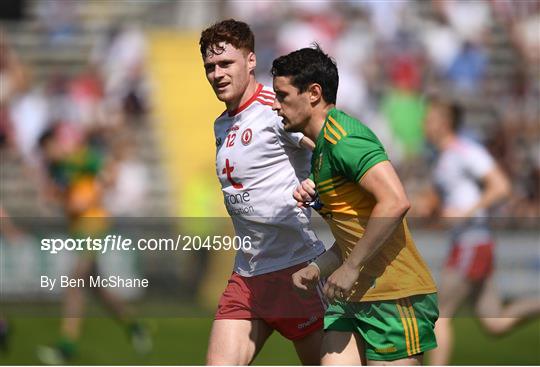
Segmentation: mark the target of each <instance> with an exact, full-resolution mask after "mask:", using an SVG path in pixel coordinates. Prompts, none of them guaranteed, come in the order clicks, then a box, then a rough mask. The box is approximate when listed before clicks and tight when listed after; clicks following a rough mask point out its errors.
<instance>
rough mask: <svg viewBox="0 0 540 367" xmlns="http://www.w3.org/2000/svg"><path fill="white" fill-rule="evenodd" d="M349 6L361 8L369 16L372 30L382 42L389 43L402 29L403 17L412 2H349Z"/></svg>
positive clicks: (374, 0)
mask: <svg viewBox="0 0 540 367" xmlns="http://www.w3.org/2000/svg"><path fill="white" fill-rule="evenodd" d="M350 3H351V5H355V6H359V7H363V8H364V9H366V10H367V12H368V14H369V19H370V21H371V24H372V27H373V30H374V31H375V33H376V34H377V35H378V36H379V37H380V38H381V40H383V41H391V40H393V39H394V38H395V36H396V35H397V33H398V32H399V31H400V30H401V29H402V23H403V15H404V13H405V10H406V8H407V7H408V6H413V4H412V2H410V1H407V0H404V1H378V0H367V1H351V2H350Z"/></svg>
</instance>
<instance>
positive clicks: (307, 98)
mask: <svg viewBox="0 0 540 367" xmlns="http://www.w3.org/2000/svg"><path fill="white" fill-rule="evenodd" d="M272 76H273V78H274V79H273V81H274V91H275V92H276V100H275V101H274V105H273V109H274V110H275V111H277V113H278V115H280V116H281V117H283V124H284V129H285V130H286V131H290V132H302V133H303V134H305V136H306V137H308V138H310V139H312V140H313V141H315V149H314V150H313V157H312V160H311V176H310V179H307V180H305V181H303V182H302V184H301V185H299V186H298V187H297V189H296V190H295V192H294V197H295V199H296V200H297V201H298V205H299V206H305V205H307V204H308V203H311V205H312V206H314V207H316V208H317V210H318V212H319V214H320V215H321V216H322V217H323V218H325V220H326V221H327V223H328V224H329V226H330V229H331V231H332V234H333V235H334V238H335V240H336V245H334V247H338V248H339V250H340V252H341V254H342V258H343V261H340V262H338V263H337V264H336V263H335V262H331V263H330V262H329V260H328V259H329V258H330V257H331V256H333V251H327V252H326V253H324V254H323V255H322V256H320V257H318V258H317V259H316V260H315V261H313V262H312V263H310V264H309V265H307V266H306V267H304V268H302V269H300V270H299V271H298V272H296V273H295V274H293V278H292V280H293V284H294V285H295V287H297V288H298V289H301V290H307V289H309V288H310V287H312V286H313V284H314V283H316V282H317V281H319V279H320V278H321V277H326V276H328V278H327V280H326V284H325V286H324V294H325V295H326V297H327V298H328V299H329V300H330V302H331V303H330V305H329V306H328V309H327V310H326V313H325V316H324V329H325V333H324V338H323V343H322V349H321V356H322V360H321V362H322V364H323V365H361V364H362V365H364V364H371V365H420V364H422V363H423V355H424V352H426V351H428V350H431V349H433V348H435V347H436V346H437V342H436V340H435V334H434V330H433V329H434V326H435V321H436V320H437V317H438V307H437V293H436V291H437V289H436V287H435V283H434V281H433V279H432V277H431V274H430V271H429V269H428V267H427V265H426V263H425V262H424V260H423V259H422V256H421V255H420V253H419V252H418V250H417V249H416V246H415V244H414V241H413V239H412V235H411V233H410V232H409V229H408V226H407V223H406V221H405V214H406V213H407V211H408V209H409V201H408V199H407V196H406V194H405V190H404V188H403V186H402V184H401V181H400V179H399V178H398V176H397V174H396V172H395V171H394V168H393V166H392V164H391V163H390V161H389V159H388V156H387V154H386V152H385V150H384V147H383V146H382V144H381V143H380V141H379V139H378V138H377V137H376V136H375V134H373V132H372V131H371V130H370V129H369V128H368V127H367V126H365V125H364V124H363V123H362V122H360V121H359V120H357V119H355V118H353V117H351V116H349V115H347V114H346V113H344V112H343V111H341V110H339V109H337V108H336V107H335V106H336V95H337V89H338V83H339V76H338V69H337V66H336V64H335V62H334V61H333V60H332V59H331V58H330V57H329V56H328V55H327V54H325V53H324V52H323V51H322V50H321V49H320V47H319V46H318V45H315V47H313V48H303V49H300V50H297V51H294V52H292V53H290V54H288V55H285V56H281V57H279V58H277V59H275V60H274V62H273V64H272Z"/></svg>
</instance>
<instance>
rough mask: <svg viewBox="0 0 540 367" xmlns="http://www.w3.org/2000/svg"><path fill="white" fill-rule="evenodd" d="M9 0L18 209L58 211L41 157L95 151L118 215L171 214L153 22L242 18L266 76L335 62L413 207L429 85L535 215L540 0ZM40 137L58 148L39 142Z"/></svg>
mask: <svg viewBox="0 0 540 367" xmlns="http://www.w3.org/2000/svg"><path fill="white" fill-rule="evenodd" d="M7 3H8V4H11V8H10V9H11V13H12V14H5V16H4V18H7V17H8V16H11V18H18V19H19V20H16V21H13V20H5V21H4V22H3V25H2V32H1V41H0V48H1V52H0V80H1V82H2V89H1V95H0V115H1V122H0V144H1V148H0V149H1V150H2V157H3V158H2V166H3V169H2V176H1V177H2V191H1V192H2V206H3V207H4V208H5V209H6V211H7V212H8V213H14V214H16V215H26V216H27V215H41V214H44V213H49V214H50V213H53V212H54V210H55V209H54V208H55V206H54V205H52V202H53V201H51V200H49V199H50V198H49V196H50V191H51V190H48V189H47V184H46V183H47V182H48V180H46V179H44V178H43V176H47V169H46V168H45V169H44V167H47V162H48V163H49V166H50V163H51V160H54V159H59V160H68V161H69V160H70V159H71V160H73V156H76V155H77V154H79V155H80V151H81V149H83V148H84V149H86V148H89V149H91V150H92V151H93V152H95V153H96V154H97V155H98V156H100V157H101V161H102V164H101V165H100V168H99V170H100V172H99V176H102V177H103V180H102V182H103V189H104V191H105V192H104V195H103V196H104V197H105V198H106V200H104V203H105V206H106V209H107V210H108V211H109V213H110V214H112V215H114V216H145V215H174V213H172V212H171V208H170V206H168V205H167V182H166V178H165V176H164V174H163V172H161V170H160V167H159V149H158V147H157V145H159V142H158V143H156V142H155V138H153V130H154V129H155V127H153V126H152V118H151V117H150V116H151V113H150V111H151V106H152V88H151V87H150V85H151V83H150V82H149V80H150V78H149V76H148V72H147V65H146V60H147V57H148V53H149V47H148V45H147V39H146V33H145V32H146V31H147V30H148V29H152V28H156V27H158V26H160V27H163V26H164V25H168V26H170V27H176V29H183V30H187V31H189V30H191V31H195V32H198V31H199V30H200V29H202V28H203V27H204V26H206V25H208V24H210V23H212V22H213V21H215V20H217V19H220V18H226V17H235V18H238V19H242V20H246V21H247V22H248V23H249V24H250V25H251V26H252V28H253V30H254V32H255V35H256V51H257V56H258V69H257V71H258V74H259V75H258V77H259V79H260V80H261V81H263V82H264V83H266V84H271V79H270V77H269V73H268V70H269V69H270V65H271V62H272V60H273V59H274V58H275V57H277V56H279V55H281V54H284V53H287V52H290V51H291V50H294V49H297V48H300V47H305V46H307V45H309V44H310V43H312V42H313V41H317V42H319V43H320V44H321V46H322V47H323V49H325V50H326V51H327V52H328V53H330V54H331V55H332V56H333V57H334V58H335V59H336V60H337V63H338V67H339V71H340V88H339V95H338V105H339V107H340V108H342V109H344V110H346V111H348V112H349V113H351V114H352V115H355V116H359V117H360V118H361V120H362V121H363V122H364V123H366V124H367V125H369V126H370V127H371V128H372V129H373V130H374V131H375V132H376V133H377V134H378V135H379V137H380V138H381V140H382V141H383V143H384V144H385V146H386V147H387V149H388V151H389V154H390V156H391V159H392V160H393V162H394V164H395V165H396V166H397V167H398V169H399V171H400V174H401V177H402V178H403V180H404V181H405V183H406V186H407V189H408V192H409V195H410V196H411V198H412V199H413V204H414V198H415V195H420V194H421V192H422V191H423V189H424V188H425V186H426V185H428V184H429V180H430V174H429V173H430V163H431V162H432V160H433V151H432V150H431V149H430V147H429V146H428V145H427V144H426V143H425V141H424V135H423V130H422V121H423V118H424V114H425V96H426V94H429V93H431V92H437V93H442V94H444V95H447V96H449V97H451V98H454V99H456V100H458V101H459V102H461V103H462V105H463V106H464V107H465V110H466V114H465V128H464V130H463V132H462V133H463V134H466V135H469V136H470V137H472V138H473V139H476V140H478V141H480V142H482V143H483V144H485V145H486V146H487V147H488V149H489V150H490V151H491V153H492V154H493V155H494V156H495V158H496V159H497V160H498V162H499V163H500V164H501V165H502V167H503V168H504V170H505V172H506V173H507V174H508V175H509V176H510V178H511V180H512V183H513V190H512V197H511V199H510V200H508V201H507V202H506V203H505V204H504V205H503V206H501V207H500V208H499V209H498V210H497V213H496V214H497V216H500V217H505V218H508V220H510V221H511V220H512V218H521V217H538V216H539V214H540V196H539V190H540V144H539V142H540V105H539V104H538V100H539V97H540V90H539V89H540V80H539V78H540V69H539V67H540V66H539V65H540V36H539V29H540V3H539V2H538V1H511V0H486V1H457V0H433V1H413V0H410V1H339V2H334V1H317V2H275V1H257V2H255V1H254V2H244V1H242V2H236V1H221V2H202V3H197V2H168V1H129V0H128V1H124V2H99V1H81V2H79V1H69V0H68V1H66V0H44V1H30V0H26V1H8V2H7ZM14 4H16V5H17V6H15V5H14ZM197 71H200V72H202V69H201V70H197ZM179 82H180V81H179ZM208 123H209V124H210V121H209V122H208ZM46 134H52V135H53V137H54V139H55V141H56V142H55V144H54V146H55V147H56V149H52V150H53V151H50V150H49V151H47V150H46V149H44V145H43V144H41V145H40V141H41V140H40V139H41V138H43V136H44V135H46ZM41 142H42V143H43V141H41ZM51 155H53V156H54V155H56V156H57V158H53V157H51ZM49 171H50V170H49ZM48 173H49V176H50V175H51V173H50V172H48ZM53 178H54V179H55V180H56V182H57V183H58V180H62V178H58V177H54V175H53ZM83 191H84V190H83ZM413 208H414V205H413ZM57 209H58V208H57ZM412 214H413V215H414V212H413V213H412Z"/></svg>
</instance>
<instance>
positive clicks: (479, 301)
mask: <svg viewBox="0 0 540 367" xmlns="http://www.w3.org/2000/svg"><path fill="white" fill-rule="evenodd" d="M476 289H477V290H478V292H475V294H476V295H477V296H476V304H475V311H476V314H477V315H478V316H479V317H499V316H500V313H501V309H502V300H501V297H500V295H499V292H498V291H497V287H496V285H495V282H494V279H493V276H489V277H487V278H485V279H484V280H483V281H482V282H481V283H479V284H478V285H477V287H476Z"/></svg>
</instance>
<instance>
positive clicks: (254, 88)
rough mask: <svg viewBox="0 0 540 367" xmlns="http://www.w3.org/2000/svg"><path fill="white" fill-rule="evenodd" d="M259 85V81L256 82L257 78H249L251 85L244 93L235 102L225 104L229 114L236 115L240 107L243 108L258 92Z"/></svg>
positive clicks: (249, 84)
mask: <svg viewBox="0 0 540 367" xmlns="http://www.w3.org/2000/svg"><path fill="white" fill-rule="evenodd" d="M258 85H259V83H258V82H257V80H255V77H250V78H249V83H248V85H247V87H246V89H245V90H244V93H242V95H241V96H240V98H238V99H237V100H235V101H231V102H229V103H225V106H227V112H229V113H234V112H235V111H236V110H238V108H240V106H243V105H244V104H245V103H246V102H247V101H249V99H250V98H251V97H253V95H254V94H255V92H256V91H257V86H258Z"/></svg>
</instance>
